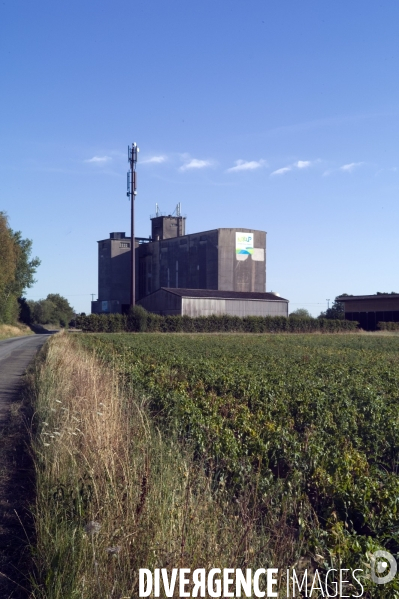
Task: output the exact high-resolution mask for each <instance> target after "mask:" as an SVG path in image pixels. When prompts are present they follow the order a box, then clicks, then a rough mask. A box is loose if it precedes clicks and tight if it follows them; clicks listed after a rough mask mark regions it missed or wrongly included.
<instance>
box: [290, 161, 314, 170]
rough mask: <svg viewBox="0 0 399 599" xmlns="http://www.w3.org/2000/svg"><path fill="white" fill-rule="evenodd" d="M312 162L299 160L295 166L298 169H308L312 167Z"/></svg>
mask: <svg viewBox="0 0 399 599" xmlns="http://www.w3.org/2000/svg"><path fill="white" fill-rule="evenodd" d="M311 164H312V163H311V161H310V160H298V162H296V163H295V164H294V166H296V167H297V168H308V167H309V166H311Z"/></svg>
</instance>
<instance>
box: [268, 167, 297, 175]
mask: <svg viewBox="0 0 399 599" xmlns="http://www.w3.org/2000/svg"><path fill="white" fill-rule="evenodd" d="M291 170H292V166H284V167H283V168H278V169H277V170H276V171H273V172H272V173H271V174H270V176H273V175H284V174H285V173H288V172H289V171H291Z"/></svg>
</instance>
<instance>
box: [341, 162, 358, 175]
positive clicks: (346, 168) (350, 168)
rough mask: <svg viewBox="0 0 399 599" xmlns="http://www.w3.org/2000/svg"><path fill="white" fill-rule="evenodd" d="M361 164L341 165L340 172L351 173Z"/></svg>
mask: <svg viewBox="0 0 399 599" xmlns="http://www.w3.org/2000/svg"><path fill="white" fill-rule="evenodd" d="M362 164H363V162H351V163H350V164H343V165H342V166H340V167H339V170H340V171H344V172H345V173H351V172H352V171H353V170H354V169H355V168H356V167H357V166H361V165H362Z"/></svg>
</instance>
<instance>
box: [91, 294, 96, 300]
mask: <svg viewBox="0 0 399 599" xmlns="http://www.w3.org/2000/svg"><path fill="white" fill-rule="evenodd" d="M90 295H91V301H92V302H94V296H95V295H96V294H95V293H90Z"/></svg>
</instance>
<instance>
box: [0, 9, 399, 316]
mask: <svg viewBox="0 0 399 599" xmlns="http://www.w3.org/2000/svg"><path fill="white" fill-rule="evenodd" d="M398 28H399V3H398V2H396V1H394V0H386V1H385V2H376V1H373V2H371V1H368V0H351V1H350V2H348V0H345V1H342V0H336V1H334V2H324V1H323V2H320V0H312V1H307V0H304V1H302V2H297V1H294V0H289V1H288V0H276V1H274V0H273V1H269V0H245V1H244V0H239V1H238V0H224V1H221V0H219V1H218V0H202V1H201V2H194V1H191V0H184V1H182V0H134V1H133V0H113V1H112V2H111V1H104V0H97V1H96V2H94V1H91V0H79V1H77V0H68V2H54V1H52V0H47V1H43V0H35V2H31V1H30V0H29V1H28V0H4V1H3V2H2V3H1V5H0V72H1V94H0V109H1V118H0V136H1V140H2V143H1V145H0V199H1V202H0V209H1V210H5V211H6V212H7V213H8V215H9V222H10V225H11V227H12V228H13V229H16V230H21V231H22V233H23V235H24V236H25V237H29V238H31V239H32V240H33V253H34V255H37V256H39V257H40V258H41V260H42V265H41V266H40V268H39V270H38V273H37V279H38V282H37V283H36V284H35V286H34V287H33V288H32V289H31V290H29V292H28V294H27V296H28V297H29V298H33V299H39V298H41V297H45V296H46V295H47V294H48V293H60V294H61V295H64V296H66V297H67V298H68V299H69V301H70V303H71V304H72V305H73V306H74V307H75V309H76V310H78V311H85V312H88V311H89V310H90V299H91V295H90V294H91V293H94V294H96V292H97V243H96V242H97V241H98V240H100V239H104V238H107V237H108V235H109V233H110V232H111V231H126V232H127V233H128V232H129V210H130V204H129V201H128V199H127V197H126V172H127V169H128V163H127V146H128V144H130V143H132V142H133V141H135V142H137V144H138V145H139V147H140V154H139V163H138V169H137V170H138V195H137V200H136V222H137V229H136V234H137V235H139V236H143V237H145V236H148V235H149V233H150V221H149V216H150V214H153V213H154V211H155V203H156V202H157V203H158V204H159V206H160V209H161V210H162V211H164V212H167V213H169V212H171V211H173V210H174V208H175V206H176V204H177V203H178V202H181V203H182V210H183V213H184V214H185V215H186V216H187V231H188V232H190V233H192V232H196V231H201V230H209V229H213V228H217V227H238V228H240V227H243V228H244V227H245V228H254V229H262V230H266V231H267V277H266V278H267V284H266V285H267V290H268V291H270V290H273V291H278V292H279V293H280V294H281V295H282V296H284V297H286V298H288V299H289V300H290V307H291V310H294V309H296V308H299V307H305V308H307V309H308V310H309V311H310V312H311V313H313V314H315V315H317V314H319V312H320V311H321V310H323V309H325V307H326V299H327V298H329V299H331V300H332V299H333V298H334V297H335V296H336V295H339V294H341V293H351V294H368V293H370V294H371V293H375V292H376V291H399V282H398V280H397V279H398V267H397V263H398V248H397V246H398V223H399V202H398V195H399V143H398V139H399V86H398V72H399V36H398V34H397V32H398ZM95 297H97V296H96V295H95Z"/></svg>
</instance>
